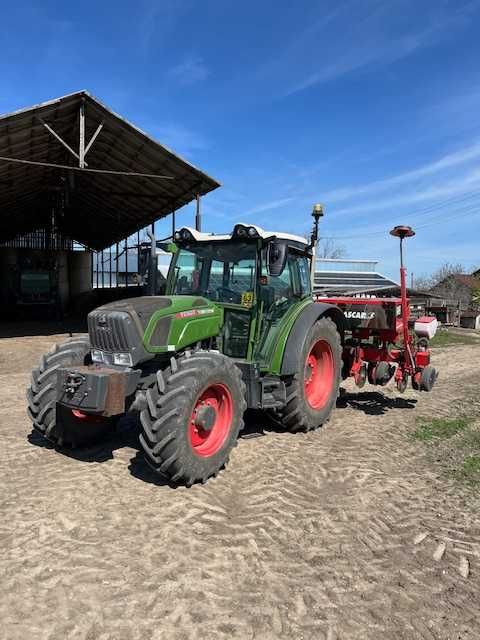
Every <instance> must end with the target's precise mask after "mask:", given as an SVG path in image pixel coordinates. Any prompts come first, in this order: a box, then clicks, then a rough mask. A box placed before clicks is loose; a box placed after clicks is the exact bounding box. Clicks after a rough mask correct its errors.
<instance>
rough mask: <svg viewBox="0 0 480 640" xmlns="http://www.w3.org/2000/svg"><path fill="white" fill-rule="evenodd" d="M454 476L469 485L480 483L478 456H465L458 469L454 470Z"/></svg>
mask: <svg viewBox="0 0 480 640" xmlns="http://www.w3.org/2000/svg"><path fill="white" fill-rule="evenodd" d="M454 475H455V476H456V477H457V478H458V479H459V480H464V481H465V482H468V483H469V484H474V485H476V484H479V483H480V455H473V456H467V457H466V458H465V460H464V461H463V463H462V465H461V466H460V468H459V469H455V470H454Z"/></svg>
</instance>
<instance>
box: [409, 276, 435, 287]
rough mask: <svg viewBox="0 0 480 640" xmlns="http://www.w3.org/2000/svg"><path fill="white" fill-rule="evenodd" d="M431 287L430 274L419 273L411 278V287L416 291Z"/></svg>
mask: <svg viewBox="0 0 480 640" xmlns="http://www.w3.org/2000/svg"><path fill="white" fill-rule="evenodd" d="M432 287H433V282H432V276H428V275H427V274H425V273H421V274H420V275H419V276H414V278H413V288H414V289H417V291H428V290H429V289H431V288H432Z"/></svg>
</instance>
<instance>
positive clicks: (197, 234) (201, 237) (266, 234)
mask: <svg viewBox="0 0 480 640" xmlns="http://www.w3.org/2000/svg"><path fill="white" fill-rule="evenodd" d="M238 226H243V227H246V228H249V227H253V228H254V229H255V230H256V232H257V234H258V237H260V238H263V239H264V240H267V239H269V238H274V237H275V238H278V239H280V240H290V241H291V242H297V243H299V244H302V245H305V246H306V247H307V246H309V242H308V240H307V239H306V238H304V237H303V236H297V235H295V234H291V233H283V232H282V231H265V229H262V227H259V226H258V225H256V224H248V223H245V222H237V223H236V224H235V225H234V228H233V229H234V230H233V231H232V233H226V234H215V233H204V232H203V231H197V230H196V229H193V228H192V227H182V229H187V230H188V231H189V232H190V233H191V234H192V236H193V238H194V239H195V240H196V241H197V242H212V240H213V241H215V240H218V241H221V240H232V239H233V238H234V237H235V233H234V232H235V228H236V227H238ZM182 229H180V231H181V230H182Z"/></svg>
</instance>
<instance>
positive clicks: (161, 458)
mask: <svg viewBox="0 0 480 640" xmlns="http://www.w3.org/2000/svg"><path fill="white" fill-rule="evenodd" d="M246 407H247V404H246V402H245V384H244V382H243V380H242V376H241V373H240V370H239V369H238V367H236V366H235V364H234V363H233V361H232V360H231V359H230V358H228V357H227V356H224V355H222V354H220V353H217V352H213V351H202V350H199V351H195V352H194V353H190V352H187V353H185V354H183V355H182V356H180V357H179V358H172V359H171V361H170V367H168V368H167V369H165V370H164V371H158V372H157V380H156V384H155V386H154V387H153V388H152V389H149V390H148V391H147V408H146V409H144V410H143V411H142V412H141V415H140V422H141V425H142V432H141V434H140V442H141V445H142V447H143V449H144V451H145V454H146V459H147V462H148V463H149V464H150V466H152V467H153V469H154V470H155V471H157V472H158V473H160V474H162V475H164V476H166V477H167V478H169V479H170V480H171V481H172V482H175V483H185V484H186V485H187V486H191V485H192V484H194V483H195V482H198V481H201V482H206V481H207V479H208V478H209V477H211V476H214V475H216V474H217V473H218V471H219V470H220V469H221V468H222V467H223V466H224V465H225V464H226V463H227V462H228V458H229V455H230V452H231V450H232V448H233V447H234V446H235V445H236V443H237V439H238V433H239V431H240V430H241V429H242V428H243V414H244V412H245V409H246Z"/></svg>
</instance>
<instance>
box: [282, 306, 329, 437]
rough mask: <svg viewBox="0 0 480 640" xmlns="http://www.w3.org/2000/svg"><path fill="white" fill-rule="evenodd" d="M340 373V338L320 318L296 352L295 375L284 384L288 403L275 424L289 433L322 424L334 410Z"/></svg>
mask: <svg viewBox="0 0 480 640" xmlns="http://www.w3.org/2000/svg"><path fill="white" fill-rule="evenodd" d="M341 373H342V347H341V344H340V335H339V333H338V331H337V327H336V325H335V323H334V322H333V321H332V320H330V318H321V319H320V320H317V322H315V324H314V325H313V326H312V327H311V329H310V331H309V332H308V334H307V337H306V339H305V342H304V344H303V347H302V348H301V349H299V355H298V364H297V372H296V373H295V375H293V376H291V377H289V378H288V379H287V380H286V381H285V386H286V392H287V393H286V395H287V403H286V406H285V408H284V409H282V410H280V412H279V413H278V414H277V415H276V420H277V421H278V422H280V424H281V426H282V427H283V428H284V429H285V430H287V431H291V432H297V431H310V430H312V429H316V428H317V427H319V426H321V425H322V424H324V422H326V421H327V420H328V418H329V416H330V414H331V412H332V410H333V408H334V407H335V404H336V401H337V398H338V394H339V390H340V378H341Z"/></svg>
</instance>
